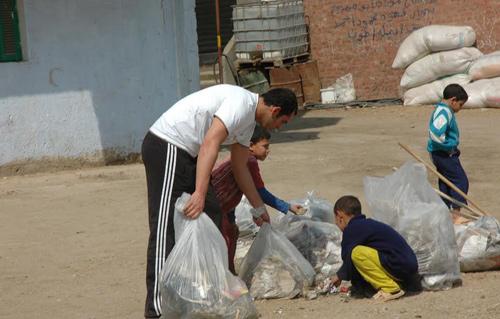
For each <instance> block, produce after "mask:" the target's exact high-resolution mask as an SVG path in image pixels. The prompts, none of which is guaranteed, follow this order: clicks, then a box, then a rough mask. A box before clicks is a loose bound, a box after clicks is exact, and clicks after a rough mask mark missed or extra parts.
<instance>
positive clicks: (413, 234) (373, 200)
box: [363, 162, 461, 290]
mask: <svg viewBox="0 0 500 319" xmlns="http://www.w3.org/2000/svg"><path fill="white" fill-rule="evenodd" d="M363 182H364V190H365V196H366V200H367V203H368V206H369V207H370V210H371V212H372V213H373V217H374V218H375V219H377V220H379V221H381V222H383V223H386V224H388V225H390V226H392V227H393V228H394V229H396V230H397V231H398V232H399V233H400V234H401V235H402V236H403V237H404V238H405V239H406V241H407V242H408V244H409V245H410V246H411V248H412V249H413V251H414V252H415V254H416V256H417V260H418V272H419V274H421V275H423V279H422V286H423V287H424V288H425V289H429V290H437V289H448V288H451V287H452V286H453V285H454V284H458V283H460V282H461V279H460V268H459V264H458V253H457V243H456V241H455V232H454V229H453V224H452V221H451V217H450V213H449V210H448V208H447V207H446V205H445V204H444V203H443V201H442V199H441V198H440V197H439V196H438V195H437V194H436V192H435V191H434V189H433V188H432V187H431V185H430V184H429V182H428V180H427V172H426V170H425V166H423V165H422V164H417V163H414V162H407V163H405V164H404V165H403V166H402V167H401V168H400V169H398V170H397V171H396V172H394V173H393V174H391V175H388V176H386V177H383V178H381V177H365V178H364V180H363Z"/></svg>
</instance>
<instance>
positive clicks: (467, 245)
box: [455, 216, 500, 272]
mask: <svg viewBox="0 0 500 319" xmlns="http://www.w3.org/2000/svg"><path fill="white" fill-rule="evenodd" d="M455 230H457V232H456V238H457V245H458V260H459V262H460V270H461V271H464V272H468V271H483V270H494V269H500V224H499V223H498V220H496V219H495V217H492V216H483V217H481V218H480V219H478V220H476V221H474V222H470V223H468V224H467V225H466V226H462V225H460V226H457V227H456V228H455Z"/></svg>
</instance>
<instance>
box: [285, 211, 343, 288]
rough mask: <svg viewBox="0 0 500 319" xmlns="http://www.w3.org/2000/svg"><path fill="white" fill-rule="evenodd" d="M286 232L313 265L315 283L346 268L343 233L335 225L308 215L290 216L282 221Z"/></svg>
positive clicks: (320, 282) (321, 281) (319, 282)
mask: <svg viewBox="0 0 500 319" xmlns="http://www.w3.org/2000/svg"><path fill="white" fill-rule="evenodd" d="M278 230H279V231H280V232H282V233H283V234H284V235H285V236H286V237H287V238H288V239H289V240H290V242H292V244H293V245H294V246H295V247H296V248H297V249H298V250H299V251H300V253H301V254H302V256H304V257H305V258H306V259H307V261H309V263H310V264H311V265H312V266H313V268H314V271H315V272H316V276H315V279H314V284H315V285H318V284H322V283H323V282H324V280H325V279H326V278H329V277H331V276H333V275H335V274H336V273H337V271H338V270H339V268H340V267H341V266H342V255H341V242H342V231H341V230H340V229H339V228H338V227H337V226H336V225H334V224H330V223H325V222H319V221H314V220H311V219H310V218H308V217H304V216H286V217H283V218H282V219H281V220H280V224H279V228H278Z"/></svg>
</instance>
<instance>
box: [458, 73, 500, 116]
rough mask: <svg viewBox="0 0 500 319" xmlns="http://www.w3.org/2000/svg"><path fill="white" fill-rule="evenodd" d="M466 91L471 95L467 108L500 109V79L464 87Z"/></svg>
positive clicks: (485, 80) (473, 83)
mask: <svg viewBox="0 0 500 319" xmlns="http://www.w3.org/2000/svg"><path fill="white" fill-rule="evenodd" d="M464 89H465V91H466V92H467V95H469V99H468V100H467V102H465V105H464V107H465V108H478V107H500V77H498V78H493V79H483V80H478V81H475V82H472V83H469V84H467V85H464Z"/></svg>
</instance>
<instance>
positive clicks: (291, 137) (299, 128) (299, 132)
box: [271, 112, 342, 144]
mask: <svg viewBox="0 0 500 319" xmlns="http://www.w3.org/2000/svg"><path fill="white" fill-rule="evenodd" d="M304 114H305V112H300V113H299V114H297V116H296V117H295V118H294V119H293V120H292V121H291V122H290V123H288V124H287V125H285V126H283V127H282V128H281V129H280V130H279V131H276V132H271V135H272V136H271V143H273V144H275V143H286V142H292V141H304V140H316V139H319V130H311V129H316V128H321V127H326V126H333V125H336V124H337V123H338V122H340V120H341V119H342V118H341V117H304Z"/></svg>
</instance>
